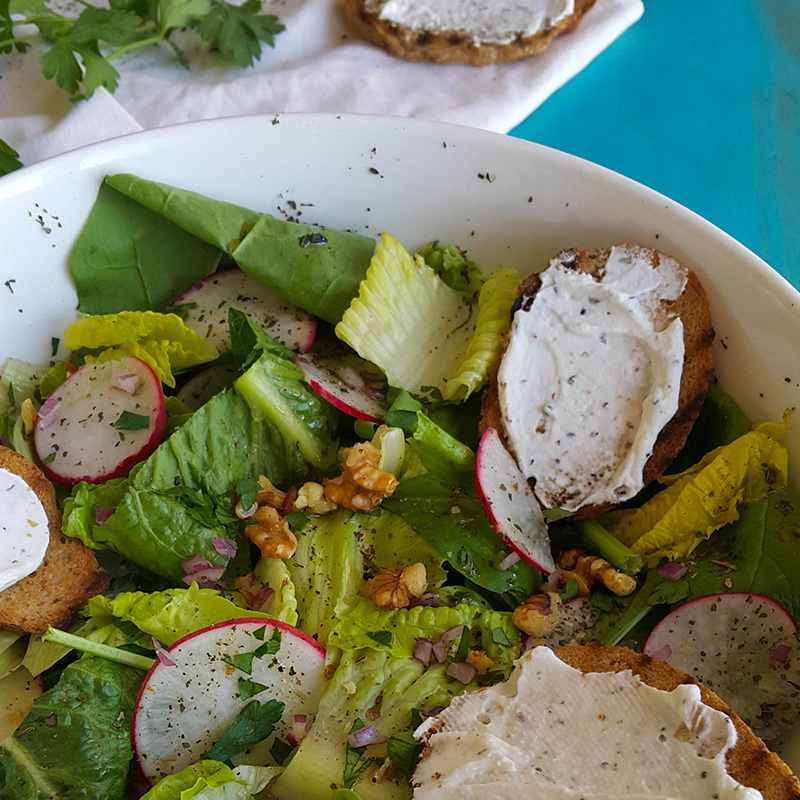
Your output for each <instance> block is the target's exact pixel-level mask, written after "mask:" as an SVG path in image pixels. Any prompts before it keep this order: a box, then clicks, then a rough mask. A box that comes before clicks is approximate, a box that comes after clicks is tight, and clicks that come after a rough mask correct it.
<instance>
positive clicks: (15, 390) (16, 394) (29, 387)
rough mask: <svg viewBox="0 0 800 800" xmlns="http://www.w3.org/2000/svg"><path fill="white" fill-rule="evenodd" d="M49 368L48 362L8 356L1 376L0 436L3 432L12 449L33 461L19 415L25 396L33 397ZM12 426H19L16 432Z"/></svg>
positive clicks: (26, 397) (28, 398) (32, 398)
mask: <svg viewBox="0 0 800 800" xmlns="http://www.w3.org/2000/svg"><path fill="white" fill-rule="evenodd" d="M49 369H50V367H49V366H47V365H44V366H42V365H39V364H31V363H29V362H28V361H21V360H20V359H18V358H7V359H6V360H5V363H4V364H3V369H2V377H0V437H3V436H5V437H6V440H7V442H8V444H9V446H10V447H11V448H12V449H13V450H16V451H17V452H18V453H20V455H24V456H25V457H26V458H30V460H32V461H35V457H34V456H33V447H32V445H31V444H30V442H29V441H28V440H27V439H24V440H23V438H22V436H21V433H22V432H21V428H20V425H19V422H20V416H19V415H20V411H21V409H22V404H23V403H24V402H25V400H35V398H36V389H37V387H38V386H39V382H40V381H41V379H42V377H43V376H44V375H46V374H47V372H48V371H49ZM15 428H18V429H19V431H17V435H16V436H15V435H14V434H15Z"/></svg>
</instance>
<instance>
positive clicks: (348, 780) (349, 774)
mask: <svg viewBox="0 0 800 800" xmlns="http://www.w3.org/2000/svg"><path fill="white" fill-rule="evenodd" d="M364 727H365V724H364V720H362V719H358V718H356V719H355V720H353V724H352V725H351V726H350V733H355V732H356V731H360V730H361V729H362V728H364ZM366 750H367V748H366V747H354V746H353V745H352V744H350V737H349V736H348V737H347V747H346V749H345V756H344V772H343V774H342V783H343V784H344V788H345V789H352V788H353V784H354V783H355V782H356V781H357V780H358V779H359V778H360V777H361V776H362V775H363V774H364V773H365V772H366V771H367V768H368V767H369V765H370V764H371V763H372V761H373V759H371V758H368V759H366V760H364V761H362V760H361V758H362V756H363V755H364V753H365V752H366Z"/></svg>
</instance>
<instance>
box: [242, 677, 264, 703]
mask: <svg viewBox="0 0 800 800" xmlns="http://www.w3.org/2000/svg"><path fill="white" fill-rule="evenodd" d="M266 688H267V687H266V686H264V684H263V683H257V682H256V681H249V680H247V678H239V697H241V698H242V700H249V699H250V698H251V697H254V696H255V695H257V694H259V693H260V692H263V691H264V690H265V689H266Z"/></svg>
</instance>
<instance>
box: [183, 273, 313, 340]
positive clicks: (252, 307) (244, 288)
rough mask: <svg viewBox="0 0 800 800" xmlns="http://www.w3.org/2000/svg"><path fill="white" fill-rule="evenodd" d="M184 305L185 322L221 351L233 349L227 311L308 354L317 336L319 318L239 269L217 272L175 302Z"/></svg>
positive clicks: (199, 282)
mask: <svg viewBox="0 0 800 800" xmlns="http://www.w3.org/2000/svg"><path fill="white" fill-rule="evenodd" d="M174 305H176V306H179V305H185V306H186V309H185V310H186V316H185V318H184V321H185V323H186V325H187V327H189V328H191V329H192V330H193V331H194V332H195V333H197V334H199V335H200V336H202V337H204V338H205V339H208V341H209V342H211V343H212V344H213V345H215V346H216V348H217V349H218V350H219V351H220V352H224V351H225V350H230V346H231V341H230V336H229V334H228V309H229V308H238V309H239V310H240V311H243V312H244V313H245V314H247V316H248V317H250V319H252V320H253V322H255V323H256V325H258V326H260V327H261V328H262V329H263V330H265V331H266V332H267V333H268V334H269V335H270V336H271V337H272V338H273V339H275V340H276V341H278V342H280V343H281V344H283V345H286V347H288V348H290V349H291V350H297V351H298V352H300V353H307V352H308V350H309V349H310V347H311V345H312V344H313V343H314V337H315V336H316V335H317V318H316V317H315V316H314V315H313V314H309V313H308V311H305V310H304V309H302V308H299V307H298V306H295V305H293V304H292V303H289V302H287V301H286V300H284V299H283V298H282V297H281V296H280V295H279V294H276V293H275V292H273V291H272V289H268V288H267V287H266V286H263V285H262V284H260V283H258V281H255V280H253V278H251V277H250V276H249V275H247V274H246V273H244V272H242V271H241V270H240V269H228V270H223V271H222V272H215V273H214V274H213V275H209V276H208V277H207V278H204V279H203V280H202V281H198V282H197V283H196V284H194V286H192V288H191V289H188V290H187V291H185V292H184V293H183V294H182V295H181V296H180V297H178V298H177V299H176V300H175V303H174Z"/></svg>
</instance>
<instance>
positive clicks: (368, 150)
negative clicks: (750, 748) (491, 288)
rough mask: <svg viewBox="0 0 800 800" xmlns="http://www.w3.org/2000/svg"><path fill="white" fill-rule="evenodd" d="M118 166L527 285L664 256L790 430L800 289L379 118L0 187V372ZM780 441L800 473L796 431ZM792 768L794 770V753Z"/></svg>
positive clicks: (736, 387)
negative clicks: (554, 263) (518, 277)
mask: <svg viewBox="0 0 800 800" xmlns="http://www.w3.org/2000/svg"><path fill="white" fill-rule="evenodd" d="M115 172H133V173H136V174H137V175H141V176H142V177H145V178H150V179H153V180H157V181H162V182H164V183H171V184H174V185H177V186H181V187H183V188H187V189H192V190H195V191H198V192H203V193H205V194H208V195H210V196H212V197H215V198H218V199H221V200H229V201H232V202H236V203H239V204H241V205H245V206H249V207H251V208H253V209H256V210H260V211H267V212H270V213H273V214H276V215H283V214H286V215H291V216H294V217H299V218H300V220H301V221H303V222H319V223H324V224H325V225H327V226H329V227H343V228H350V229H353V230H357V231H358V232H360V233H364V234H366V235H377V234H378V233H380V232H381V231H384V230H385V231H389V232H391V233H392V234H394V235H395V236H397V237H398V238H399V239H400V241H401V242H403V243H404V244H405V245H407V246H409V247H413V246H415V245H418V244H421V243H423V242H426V241H429V240H431V239H434V238H438V239H442V240H444V241H447V242H453V243H457V244H460V245H461V246H463V247H466V248H468V249H469V251H470V255H471V256H472V257H473V258H474V259H475V260H476V261H477V262H478V263H479V264H481V265H482V266H484V267H486V268H498V267H516V268H518V269H520V270H521V271H522V272H524V273H528V272H531V271H534V270H538V269H541V268H542V267H544V266H545V265H546V264H547V259H548V258H549V257H550V256H551V255H553V254H554V253H556V252H558V251H559V250H561V249H562V248H565V247H575V246H578V247H585V248H596V247H600V246H607V245H612V244H616V243H619V242H623V241H630V242H636V243H638V244H642V245H647V246H649V247H655V248H658V249H660V250H663V251H664V252H666V253H668V254H670V255H672V256H674V257H676V258H677V259H678V260H679V261H680V262H681V263H683V264H684V265H686V266H687V267H690V268H691V269H693V270H695V271H696V272H697V274H698V275H699V277H700V279H701V280H702V282H703V285H704V286H705V289H706V291H707V293H708V296H709V300H710V303H711V310H712V318H713V322H714V327H715V329H716V332H717V339H716V344H715V360H716V370H717V374H718V375H719V378H720V382H721V384H722V386H723V387H724V388H725V389H727V390H728V391H730V392H731V394H733V396H734V397H735V399H736V400H737V401H738V402H739V404H740V405H741V406H742V407H743V409H744V410H745V411H746V412H747V413H748V414H749V415H750V416H751V417H753V418H755V419H779V418H780V416H781V413H782V411H783V409H784V408H785V407H787V406H794V405H796V404H797V399H798V396H800V392H799V391H798V389H799V388H800V358H799V357H798V353H797V343H798V342H800V294H798V292H797V291H796V290H795V289H793V288H792V287H791V286H790V284H789V283H788V282H786V281H785V280H784V279H783V278H781V277H780V276H779V275H778V274H777V273H776V272H775V271H773V270H772V269H771V268H770V267H769V266H768V265H767V264H765V263H764V262H763V261H762V260H761V259H759V258H758V257H757V256H755V255H754V254H753V253H751V252H750V251H749V250H747V249H746V248H744V247H743V246H742V245H740V244H738V243H737V242H735V241H734V240H733V239H731V238H730V237H729V236H727V235H726V234H724V233H722V231H720V230H719V229H717V228H715V227H714V226H713V225H711V224H710V223H708V222H706V221H705V220H703V219H701V218H700V217H698V216H697V215H696V214H693V213H692V212H690V211H688V210H686V209H685V208H682V207H681V206H679V205H677V204H676V203H673V202H672V201H671V200H668V199H667V198H665V197H663V196H661V195H659V194H657V193H656V192H653V191H651V190H649V189H646V188H644V187H643V186H640V185H639V184H637V183H634V182H633V181H630V180H628V179H626V178H623V177H621V176H619V175H616V174H615V173H612V172H610V171H608V170H605V169H603V168H601V167H598V166H595V165H593V164H589V163H587V162H585V161H582V160H580V159H577V158H574V157H572V156H568V155H565V154H563V153H559V152H557V151H554V150H550V149H547V148H544V147H540V146H537V145H534V144H530V143H528V142H523V141H519V140H516V139H512V138H510V137H506V136H500V135H496V134H491V133H486V132H483V131H477V130H472V129H469V128H460V127H455V126H450V125H443V124H439V123H427V122H420V121H416V120H405V119H394V118H384V117H368V116H334V115H313V114H312V115H305V114H303V115H282V116H278V117H243V118H238V119H237V118H233V119H222V120H213V121H208V122H199V123H190V124H187V125H180V126H176V127H173V128H162V129H160V130H155V131H148V132H144V133H138V134H133V135H131V136H126V137H122V138H120V139H115V140H112V141H109V142H104V143H102V144H98V145H93V146H91V147H87V148H84V149H81V150H77V151H75V152H72V153H67V154H65V155H62V156H59V157H57V158H54V159H51V160H49V161H46V162H43V163H42V164H39V165H36V166H33V167H29V168H27V169H24V170H21V171H19V172H17V173H14V174H12V175H10V176H8V177H6V178H3V179H1V180H0V247H1V248H2V250H1V251H0V253H1V254H0V360H2V358H4V357H5V356H16V357H18V358H25V359H29V360H32V361H37V360H38V361H46V360H48V359H49V357H50V346H51V345H50V337H51V336H60V335H61V333H62V331H63V329H64V326H65V325H66V323H68V322H69V321H70V320H72V319H74V315H75V293H74V290H73V288H72V285H71V283H70V280H69V277H68V274H67V270H66V260H67V255H68V252H69V248H70V246H71V244H72V242H73V241H74V239H75V237H76V235H77V234H78V231H79V230H80V227H81V225H82V224H83V222H84V221H85V219H86V216H87V214H88V212H89V209H90V208H91V205H92V203H93V201H94V198H95V195H96V193H97V188H98V186H99V184H100V181H101V179H102V177H103V176H104V175H106V174H110V173H115ZM9 281H13V283H10V284H9V283H7V282H9ZM3 284H6V285H3ZM9 285H10V287H11V289H13V292H12V291H11V289H9V288H8V286H9ZM787 444H788V446H789V449H790V451H791V452H792V453H793V455H794V458H793V462H794V463H793V465H794V466H796V465H797V463H798V458H797V455H798V453H800V425H795V426H794V429H793V430H792V432H791V434H790V436H789V438H788V440H787ZM792 760H793V762H794V766H795V769H798V770H800V744H799V745H798V747H797V748H796V750H795V753H794V758H792Z"/></svg>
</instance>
